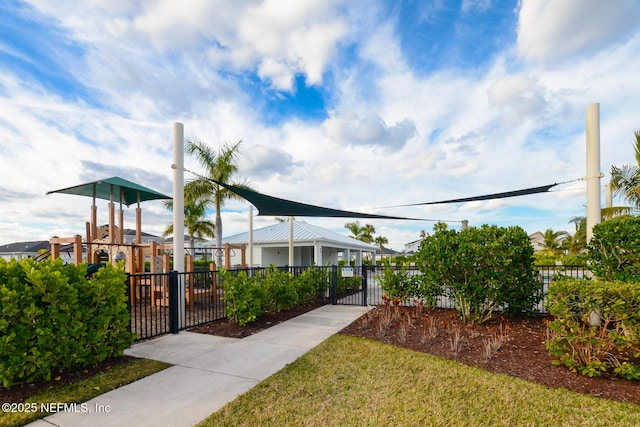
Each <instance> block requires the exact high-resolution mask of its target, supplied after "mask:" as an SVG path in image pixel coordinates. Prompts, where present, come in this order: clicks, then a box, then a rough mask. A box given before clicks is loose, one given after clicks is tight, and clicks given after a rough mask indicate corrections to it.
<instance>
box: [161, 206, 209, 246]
mask: <svg viewBox="0 0 640 427" xmlns="http://www.w3.org/2000/svg"><path fill="white" fill-rule="evenodd" d="M164 205H165V207H166V208H167V209H169V210H173V201H172V200H168V201H165V202H164ZM208 207H209V200H207V199H201V200H199V201H188V202H186V203H185V204H184V227H185V229H186V230H187V234H189V242H191V252H192V254H193V255H195V249H196V239H204V238H205V237H213V236H214V235H215V225H214V224H213V223H212V222H211V221H208V220H206V219H205V215H206V211H207V208H208ZM171 234H173V224H169V225H168V226H167V228H165V230H164V232H163V233H162V235H163V236H164V237H166V236H169V235H171Z"/></svg>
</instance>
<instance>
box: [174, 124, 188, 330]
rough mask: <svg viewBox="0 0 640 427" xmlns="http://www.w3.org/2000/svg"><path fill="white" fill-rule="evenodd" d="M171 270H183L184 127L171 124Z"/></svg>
mask: <svg viewBox="0 0 640 427" xmlns="http://www.w3.org/2000/svg"><path fill="white" fill-rule="evenodd" d="M172 167H173V269H174V270H175V271H177V272H179V273H183V272H184V271H185V268H184V126H183V124H182V123H180V122H175V123H174V124H173V165H172ZM179 283H180V286H179V288H178V301H179V304H178V313H179V316H178V324H179V326H180V327H181V328H182V327H183V326H184V324H185V283H184V281H183V280H180V281H179Z"/></svg>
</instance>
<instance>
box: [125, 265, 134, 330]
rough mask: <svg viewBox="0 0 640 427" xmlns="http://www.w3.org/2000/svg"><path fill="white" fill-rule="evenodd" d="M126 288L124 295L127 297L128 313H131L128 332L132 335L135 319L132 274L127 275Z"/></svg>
mask: <svg viewBox="0 0 640 427" xmlns="http://www.w3.org/2000/svg"><path fill="white" fill-rule="evenodd" d="M124 283H125V288H124V294H125V295H126V297H127V311H128V312H129V321H128V322H127V332H129V333H131V318H132V317H133V313H132V312H131V295H130V294H131V274H130V273H127V278H126V280H125V282H124Z"/></svg>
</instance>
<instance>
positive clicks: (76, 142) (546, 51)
mask: <svg viewBox="0 0 640 427" xmlns="http://www.w3.org/2000/svg"><path fill="white" fill-rule="evenodd" d="M639 19H640V2H639V1H637V0H619V1H617V2H616V5H615V7H612V6H611V4H610V3H607V2H601V1H599V0H554V1H553V2H552V1H551V0H535V1H531V0H521V1H495V0H478V1H471V0H464V1H458V2H456V1H443V0H433V1H431V0H425V1H418V0H415V1H382V0H381V1H373V0H366V1H365V0H361V1H357V0H356V1H352V0H351V1H349V0H323V1H321V0H308V1H298V0H288V1H287V0H251V1H243V2H237V1H233V0H217V1H195V0H193V1H184V2H175V1H172V0H154V1H145V0H142V1H138V2H130V1H126V0H93V1H91V2H86V1H80V0H78V1H73V0H72V1H66V2H64V3H63V4H61V3H60V2H54V1H14V0H9V1H5V2H2V4H0V111H2V114H1V115H0V153H1V155H0V156H1V157H0V159H1V162H2V167H1V168H0V206H2V208H0V213H1V215H0V244H2V243H11V242H15V241H22V240H37V239H48V238H49V237H51V236H53V235H57V236H71V235H73V234H84V223H85V222H86V221H87V220H88V219H89V205H90V200H87V199H84V198H82V197H77V196H66V195H48V196H47V195H45V193H46V192H47V191H50V190H54V189H58V188H63V187H68V186H71V185H75V184H79V183H82V182H87V181H92V180H95V179H99V178H106V177H110V176H114V175H117V176H122V177H124V178H127V179H131V180H133V181H136V182H138V183H140V184H142V185H146V186H148V187H151V188H153V189H156V190H158V191H163V192H165V193H168V194H170V193H171V191H172V181H171V180H172V170H171V168H170V165H171V163H172V125H173V122H176V121H179V122H182V123H184V126H185V136H186V137H188V138H198V139H201V140H204V141H205V142H207V143H209V144H210V145H211V146H213V147H219V146H220V145H221V144H223V143H225V142H235V141H238V140H240V139H242V140H243V143H242V145H241V154H242V156H241V158H240V174H241V175H242V176H243V177H245V178H247V179H248V180H249V181H251V183H252V184H253V185H254V187H255V188H256V189H258V190H259V191H262V192H264V193H267V194H271V195H274V196H278V197H282V198H288V199H292V200H298V201H301V202H305V203H311V204H317V205H322V206H327V207H333V208H338V209H348V210H364V211H367V212H371V213H381V214H387V215H399V216H408V217H419V218H432V219H441V220H448V221H451V222H450V224H451V227H459V224H460V221H461V220H463V219H467V220H469V223H470V225H477V226H479V225H481V224H484V223H488V224H498V225H503V226H508V225H519V226H521V227H523V228H524V229H525V230H526V231H527V232H529V233H533V232H535V231H538V230H541V231H544V230H545V229H547V228H553V229H554V230H559V229H564V230H568V231H572V230H573V224H571V223H569V221H570V219H571V218H573V217H575V216H580V215H584V212H585V204H586V200H585V185H584V182H582V181H577V182H572V183H570V184H565V185H562V186H559V187H557V188H555V189H554V190H557V191H554V192H553V193H549V194H541V195H534V196H528V197H518V198H512V199H503V200H491V201H485V202H471V203H459V204H451V205H436V206H430V207H421V206H417V207H410V208H394V209H379V207H382V206H394V205H401V204H409V203H417V202H427V201H436V200H442V199H451V198H458V197H468V196H474V195H480V194H488V193H497V192H504V191H511V190H516V189H520V188H527V187H535V186H540V185H545V184H550V183H554V182H564V181H573V180H575V179H578V178H582V177H584V176H585V173H586V166H585V162H586V160H585V152H586V148H585V110H586V108H587V106H588V105H589V104H591V103H595V102H598V103H600V111H601V125H600V126H601V170H602V172H603V173H604V174H605V177H604V178H603V182H602V183H603V184H604V183H605V182H606V181H608V178H609V174H608V172H609V170H610V168H611V165H623V164H629V163H633V161H634V157H633V149H632V145H631V144H632V141H633V132H634V130H636V129H638V128H640V121H639V120H638V111H640V97H639V96H638V95H637V86H638V84H637V82H638V77H637V76H638V75H639V74H640V32H639V31H638V30H637V29H636V28H637V25H636V24H637V22H638V20H639ZM185 164H186V167H187V168H189V169H192V170H199V166H198V165H197V163H196V162H195V160H194V159H190V158H188V157H187V158H186V159H185ZM187 178H188V176H187ZM603 203H604V197H603ZM247 208H248V205H247V204H246V203H243V202H232V203H229V204H228V205H227V209H226V210H225V211H224V212H223V224H224V229H223V235H230V234H235V233H238V232H243V231H246V227H247ZM125 211H126V212H125V222H126V224H125V226H129V227H130V228H133V227H134V226H135V222H134V220H133V218H134V217H133V214H132V212H129V211H128V210H126V209H125ZM98 219H99V221H104V222H106V221H107V217H106V210H105V209H102V210H101V211H100V212H99V218H98ZM306 220H307V221H308V222H311V223H314V224H316V225H320V226H323V227H327V228H330V229H333V230H335V231H339V232H343V233H345V234H347V233H348V231H347V230H346V229H345V228H344V224H345V223H346V222H347V221H349V220H348V219H344V220H343V219H321V218H317V219H316V218H309V219H306ZM170 221H171V214H170V213H169V212H167V211H166V210H165V209H164V208H163V206H162V204H161V203H157V202H148V203H146V204H145V205H143V224H144V226H143V228H144V229H145V231H147V232H150V233H154V234H161V233H162V230H163V229H164V228H165V226H166V225H167V224H168V223H169V222H170ZM272 222H273V218H269V217H265V218H263V217H260V218H256V219H255V220H254V226H255V227H256V228H257V227H260V226H265V225H268V224H270V223H272ZM371 223H372V225H374V226H375V228H376V230H377V235H383V236H385V237H387V238H388V239H389V241H390V245H389V246H390V247H392V248H394V249H396V250H402V249H403V245H404V244H405V243H408V242H410V241H413V240H416V239H418V238H419V234H420V230H423V229H424V230H426V231H430V230H432V228H433V223H432V222H428V221H427V222H405V223H402V222H398V221H389V220H375V221H371Z"/></svg>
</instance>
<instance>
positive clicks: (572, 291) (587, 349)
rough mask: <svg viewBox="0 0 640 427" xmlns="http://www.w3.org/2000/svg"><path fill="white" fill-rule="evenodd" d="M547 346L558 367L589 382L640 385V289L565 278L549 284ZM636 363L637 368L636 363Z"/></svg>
mask: <svg viewBox="0 0 640 427" xmlns="http://www.w3.org/2000/svg"><path fill="white" fill-rule="evenodd" d="M547 308H548V310H549V313H550V314H552V315H553V316H554V318H555V320H553V321H551V322H549V323H548V327H549V331H550V332H551V334H550V338H549V339H548V340H547V343H546V347H547V349H548V350H549V352H550V353H551V354H552V355H553V356H554V357H556V361H555V363H556V364H561V365H564V366H566V367H568V368H570V369H571V370H573V371H574V372H579V373H580V374H583V375H587V376H589V377H594V376H600V375H602V374H603V373H606V372H609V373H613V374H615V375H618V376H621V377H624V378H627V379H631V380H640V365H638V364H637V361H638V358H640V285H639V284H637V283H624V282H607V281H599V280H593V281H584V280H578V279H562V280H557V281H554V282H552V283H551V285H550V287H549V292H548V295H547ZM634 360H635V364H634Z"/></svg>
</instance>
